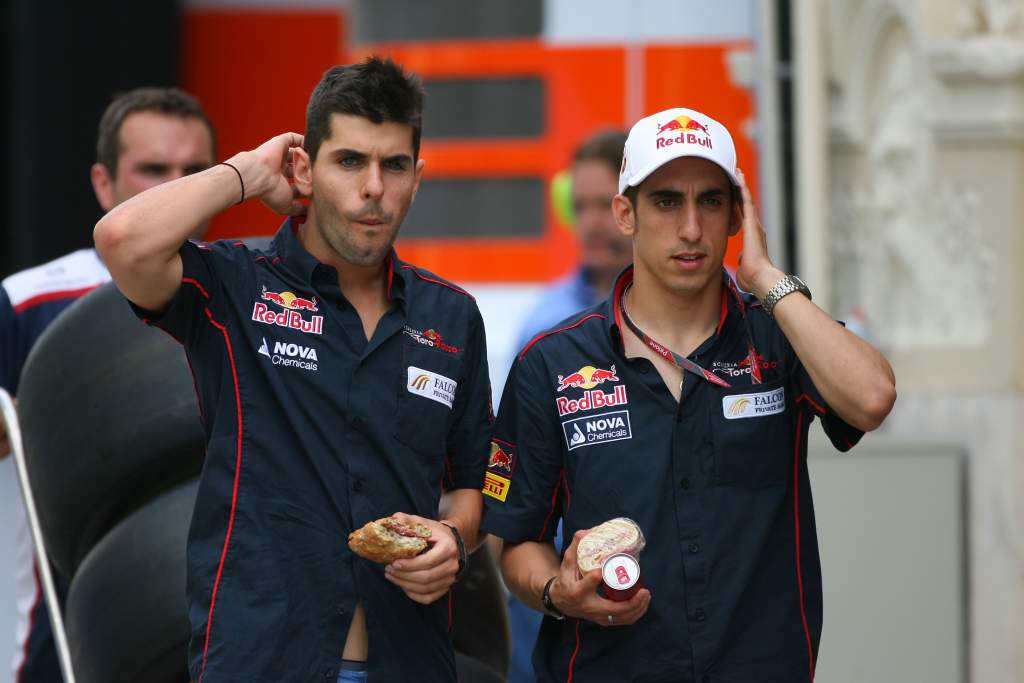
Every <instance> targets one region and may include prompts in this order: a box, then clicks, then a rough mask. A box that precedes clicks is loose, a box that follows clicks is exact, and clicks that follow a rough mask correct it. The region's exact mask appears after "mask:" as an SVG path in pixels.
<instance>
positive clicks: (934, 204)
mask: <svg viewBox="0 0 1024 683" xmlns="http://www.w3.org/2000/svg"><path fill="white" fill-rule="evenodd" d="M823 33H824V34H825V35H826V36H827V37H826V38H825V40H826V42H825V45H826V48H825V49H826V51H827V54H828V83H827V92H828V102H829V117H830V120H829V126H830V130H829V167H828V173H829V184H830V188H829V195H830V196H829V212H830V215H831V221H830V225H829V230H830V234H831V240H830V243H829V244H830V246H829V252H828V253H827V254H822V258H824V259H827V260H829V261H830V262H831V264H832V267H831V272H832V273H833V281H832V282H831V283H830V284H831V290H830V291H832V292H833V293H834V294H833V297H832V299H833V300H832V301H830V302H827V304H828V305H829V306H830V309H831V310H832V311H833V312H835V313H836V314H837V316H839V317H843V318H846V319H847V320H848V321H850V322H851V324H853V325H859V326H860V327H859V328H858V329H860V330H862V331H864V333H865V334H866V335H868V336H870V337H871V338H872V340H873V341H874V342H876V343H877V344H878V346H879V347H880V348H882V349H883V350H884V351H885V352H886V354H887V355H888V356H889V358H890V359H891V360H892V362H893V365H894V368H895V370H896V376H897V387H898V389H899V391H900V399H899V401H898V403H897V409H896V411H894V413H893V415H892V416H891V417H890V420H889V423H887V425H886V426H885V427H883V429H882V431H881V433H880V434H879V436H878V437H873V438H881V439H885V438H902V439H904V440H906V439H908V438H911V439H912V438H914V436H915V435H917V436H918V438H921V435H928V436H931V437H939V436H941V438H944V439H948V440H950V441H952V442H956V443H960V444H962V446H963V448H964V450H965V451H966V453H967V460H966V462H967V477H968V493H967V495H968V515H967V521H968V529H967V535H968V547H969V556H968V558H967V562H968V576H969V586H968V588H967V595H968V600H969V609H968V612H969V623H968V624H967V629H966V631H967V633H968V634H969V635H968V644H969V665H968V673H969V680H970V681H972V682H978V683H989V682H1002V681H1007V682H1009V681H1024V419H1022V417H1024V415H1022V414H1021V412H1020V406H1022V405H1024V306H1021V305H1020V303H1019V296H1018V293H1019V292H1021V291H1022V290H1024V0H831V1H830V3H829V10H828V17H827V29H826V30H825V31H823ZM967 406H971V409H970V411H968V410H967ZM1007 406H1015V407H1014V408H1013V409H1012V410H1011V409H1008V408H1006V407H1007ZM967 412H973V414H975V416H978V415H983V414H987V415H989V417H990V418H992V415H995V414H999V415H1003V416H1004V417H1005V418H1006V419H1007V421H1006V422H1003V420H1002V419H1000V420H999V423H998V424H997V425H995V426H993V424H987V426H986V422H988V423H992V421H993V419H994V418H992V419H989V420H987V421H986V420H980V421H978V420H972V419H966V413H967ZM993 448H994V449H996V452H993V451H992V450H991V449H993Z"/></svg>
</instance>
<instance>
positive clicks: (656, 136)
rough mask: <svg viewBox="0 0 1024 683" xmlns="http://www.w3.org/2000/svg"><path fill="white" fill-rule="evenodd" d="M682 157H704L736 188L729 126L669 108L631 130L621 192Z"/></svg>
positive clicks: (734, 160) (640, 122) (736, 179)
mask: <svg viewBox="0 0 1024 683" xmlns="http://www.w3.org/2000/svg"><path fill="white" fill-rule="evenodd" d="M679 157H703V158H704V159H707V160H708V161H713V162H715V163H716V164H718V165H719V166H721V167H722V169H723V170H724V171H725V172H726V174H727V175H728V176H729V179H730V180H731V181H732V182H733V184H734V185H739V184H740V181H739V178H737V177H736V145H734V144H733V141H732V136H731V135H729V131H728V130H727V129H726V127H725V126H723V125H722V124H720V123H719V122H718V121H715V120H714V119H713V118H711V117H710V116H705V115H704V114H701V113H700V112H699V111H694V110H692V109H683V108H677V109H666V110H665V111H662V112H658V113H657V114H653V115H651V116H648V117H647V118H643V119H640V120H639V121H637V122H636V124H634V126H633V128H631V129H630V131H629V137H628V138H626V148H625V151H624V152H623V155H622V169H621V172H620V173H619V193H620V194H621V193H622V192H625V190H626V188H627V187H631V186H636V185H639V184H640V183H642V182H643V181H644V179H645V178H647V176H649V175H651V174H652V173H654V172H655V171H657V170H658V169H659V168H661V167H662V166H663V165H665V164H667V163H668V162H670V161H672V160H673V159H678V158H679Z"/></svg>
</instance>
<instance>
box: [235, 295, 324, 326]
mask: <svg viewBox="0 0 1024 683" xmlns="http://www.w3.org/2000/svg"><path fill="white" fill-rule="evenodd" d="M260 298H261V299H262V301H257V302H256V304H255V305H254V306H253V309H252V319H253V320H254V321H255V322H258V323H263V324H264V325H277V326H278V327H286V328H288V329H290V330H298V331H300V332H306V333H309V334H323V331H324V317H323V316H322V315H314V316H311V317H310V319H309V320H306V319H305V318H303V317H302V313H300V311H315V310H317V306H316V298H315V297H314V298H312V299H304V298H303V297H301V296H296V295H295V293H294V292H268V291H267V288H266V286H265V285H264V287H263V291H262V292H261V293H260ZM263 301H269V302H270V303H272V304H275V305H277V306H280V307H281V308H284V309H286V310H284V311H276V310H273V309H271V308H270V306H267V304H265V303H263Z"/></svg>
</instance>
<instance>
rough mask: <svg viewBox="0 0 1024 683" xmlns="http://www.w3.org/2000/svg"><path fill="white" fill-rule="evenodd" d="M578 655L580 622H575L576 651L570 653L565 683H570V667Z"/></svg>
mask: <svg viewBox="0 0 1024 683" xmlns="http://www.w3.org/2000/svg"><path fill="white" fill-rule="evenodd" d="M579 653H580V620H579V619H577V620H576V649H575V650H573V651H572V657H571V658H570V659H569V677H568V678H566V679H565V683H572V667H573V665H574V664H575V663H576V655H578V654H579Z"/></svg>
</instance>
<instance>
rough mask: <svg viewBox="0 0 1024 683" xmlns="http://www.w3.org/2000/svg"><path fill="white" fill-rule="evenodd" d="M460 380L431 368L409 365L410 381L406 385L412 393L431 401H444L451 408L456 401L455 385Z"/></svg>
mask: <svg viewBox="0 0 1024 683" xmlns="http://www.w3.org/2000/svg"><path fill="white" fill-rule="evenodd" d="M458 384H459V383H458V382H456V381H455V380H453V379H451V378H450V377H445V376H444V375H439V374H437V373H436V372H431V371H430V370H424V369H423V368H417V367H415V366H413V365H410V366H409V381H408V382H407V383H406V385H405V387H406V389H408V390H409V393H410V394H416V395H417V396H422V397H424V398H429V399H430V400H431V401H437V402H438V403H443V404H445V405H446V406H448V407H449V408H451V407H452V405H453V404H454V403H455V387H457V386H458Z"/></svg>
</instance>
